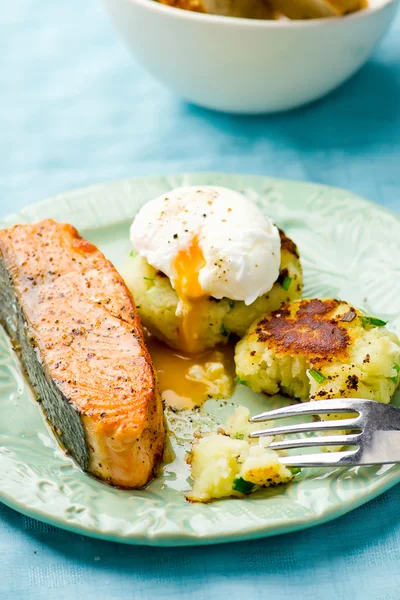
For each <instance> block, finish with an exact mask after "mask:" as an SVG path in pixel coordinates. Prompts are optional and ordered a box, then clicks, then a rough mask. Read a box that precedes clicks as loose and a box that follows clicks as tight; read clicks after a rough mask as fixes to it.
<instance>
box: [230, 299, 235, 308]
mask: <svg viewBox="0 0 400 600" xmlns="http://www.w3.org/2000/svg"><path fill="white" fill-rule="evenodd" d="M234 306H235V301H234V300H230V301H229V308H234Z"/></svg>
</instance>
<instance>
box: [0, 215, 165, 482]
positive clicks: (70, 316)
mask: <svg viewBox="0 0 400 600" xmlns="http://www.w3.org/2000/svg"><path fill="white" fill-rule="evenodd" d="M0 294H1V301H0V320H1V322H2V324H3V325H4V327H5V329H6V331H7V333H8V334H9V336H10V337H11V339H12V341H13V342H14V344H15V345H16V346H17V347H18V349H19V351H20V356H21V360H22V363H23V366H24V369H25V371H26V374H27V376H28V378H29V380H30V383H31V385H32V387H33V389H34V390H35V392H36V394H37V397H38V400H39V401H40V403H41V404H42V407H43V409H44V412H45V414H46V416H47V418H48V420H49V421H50V423H51V424H52V426H53V429H54V432H55V434H56V435H57V437H58V438H59V441H60V443H61V444H62V446H64V447H65V448H66V450H67V451H68V452H69V453H70V455H71V456H72V458H73V459H74V460H75V461H76V463H77V464H78V465H79V466H80V467H81V468H82V469H83V470H84V471H88V472H89V473H91V474H93V475H95V476H96V477H98V478H100V479H102V480H104V481H106V482H108V483H110V484H112V485H116V486H121V487H126V488H136V487H141V486H143V485H145V484H146V483H148V481H149V480H150V479H151V478H152V476H153V475H154V474H155V472H156V469H157V466H158V464H159V462H160V460H161V458H162V454H163V448H164V440H165V431H164V420H163V410H162V403H161V399H160V395H159V392H158V388H157V383H156V379H155V375H154V370H153V366H152V362H151V359H150V356H149V353H148V351H147V349H146V346H145V344H144V340H143V332H142V329H141V325H140V322H139V318H138V316H137V313H136V309H135V305H134V303H133V299H132V296H131V294H130V293H129V291H128V289H127V288H126V286H125V284H124V282H123V280H122V278H121V277H120V275H119V274H118V272H117V271H116V269H115V268H114V267H113V265H112V264H111V263H110V262H109V261H108V260H107V259H106V258H105V257H104V256H103V254H102V253H101V252H100V251H99V250H98V249H97V248H96V247H95V246H94V245H93V244H91V243H89V242H87V241H86V240H84V239H83V238H81V237H80V235H79V234H78V232H77V231H76V229H74V227H72V226H71V225H67V224H61V223H56V222H55V221H52V220H50V219H47V220H45V221H42V222H40V223H37V224H35V225H16V226H14V227H11V228H10V229H7V230H2V231H0Z"/></svg>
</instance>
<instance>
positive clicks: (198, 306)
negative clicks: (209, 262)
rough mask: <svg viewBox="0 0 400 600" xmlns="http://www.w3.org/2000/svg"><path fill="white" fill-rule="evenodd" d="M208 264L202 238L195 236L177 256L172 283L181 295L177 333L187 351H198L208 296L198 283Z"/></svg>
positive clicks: (179, 295)
mask: <svg viewBox="0 0 400 600" xmlns="http://www.w3.org/2000/svg"><path fill="white" fill-rule="evenodd" d="M205 264H206V261H205V258H204V255H203V251H202V249H201V248H200V245H199V240H198V238H197V237H194V238H193V240H192V243H191V245H190V246H189V247H188V248H185V249H184V250H180V251H179V252H178V254H177V256H176V258H175V260H174V263H173V270H174V278H173V284H174V288H175V291H176V293H177V294H178V297H179V305H180V306H179V309H180V313H181V324H180V327H179V331H178V335H179V337H180V341H181V344H182V347H183V348H185V350H186V351H187V352H197V351H198V350H199V347H198V338H199V333H198V332H199V327H198V322H199V319H201V314H202V312H203V311H204V310H205V309H206V306H207V305H206V298H207V296H208V294H206V293H205V292H204V290H203V289H202V287H201V285H200V283H199V272H200V270H201V269H202V268H203V267H204V265H205Z"/></svg>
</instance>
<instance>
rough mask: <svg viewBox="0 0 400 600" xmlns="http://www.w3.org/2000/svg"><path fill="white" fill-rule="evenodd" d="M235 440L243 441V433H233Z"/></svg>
mask: <svg viewBox="0 0 400 600" xmlns="http://www.w3.org/2000/svg"><path fill="white" fill-rule="evenodd" d="M235 438H236V439H237V440H244V433H235Z"/></svg>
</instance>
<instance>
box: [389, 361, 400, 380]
mask: <svg viewBox="0 0 400 600" xmlns="http://www.w3.org/2000/svg"><path fill="white" fill-rule="evenodd" d="M393 369H394V370H395V371H397V375H396V377H391V378H390V379H391V380H392V381H393V383H398V381H399V374H400V366H399V365H397V364H394V365H393Z"/></svg>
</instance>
